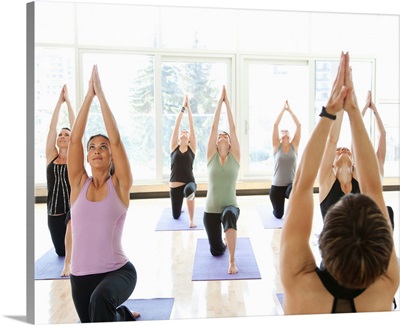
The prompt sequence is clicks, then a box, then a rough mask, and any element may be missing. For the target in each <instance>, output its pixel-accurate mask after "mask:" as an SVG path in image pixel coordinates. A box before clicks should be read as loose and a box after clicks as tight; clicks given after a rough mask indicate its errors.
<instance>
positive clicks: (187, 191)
mask: <svg viewBox="0 0 400 325" xmlns="http://www.w3.org/2000/svg"><path fill="white" fill-rule="evenodd" d="M196 189H197V185H196V183H194V182H190V183H187V184H186V185H182V186H179V187H173V188H170V189H169V196H170V198H171V206H172V217H173V218H174V219H178V218H179V217H180V216H181V212H182V204H183V199H184V198H185V197H186V198H187V197H189V196H190V195H191V194H193V193H195V192H196Z"/></svg>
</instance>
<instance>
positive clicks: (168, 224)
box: [156, 207, 204, 231]
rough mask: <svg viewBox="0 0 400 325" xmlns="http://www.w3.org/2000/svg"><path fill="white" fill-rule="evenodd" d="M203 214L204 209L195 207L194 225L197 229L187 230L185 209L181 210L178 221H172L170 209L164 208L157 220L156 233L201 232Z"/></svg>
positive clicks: (187, 222)
mask: <svg viewBox="0 0 400 325" xmlns="http://www.w3.org/2000/svg"><path fill="white" fill-rule="evenodd" d="M203 213H204V207H195V209H194V223H195V224H196V225H197V227H196V228H189V212H188V211H187V209H183V212H182V213H181V216H180V217H179V218H178V219H174V218H173V217H172V209H171V207H167V208H164V209H163V211H162V214H161V217H160V219H159V220H158V223H157V227H156V231H176V230H203V229H204V225H203Z"/></svg>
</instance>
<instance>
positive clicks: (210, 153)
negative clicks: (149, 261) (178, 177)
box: [203, 86, 240, 274]
mask: <svg viewBox="0 0 400 325" xmlns="http://www.w3.org/2000/svg"><path fill="white" fill-rule="evenodd" d="M223 103H225V107H226V112H227V117H228V124H229V133H227V132H218V126H219V120H220V115H221V109H222V104H223ZM239 166H240V146H239V141H238V137H237V133H236V127H235V123H234V120H233V114H232V110H231V106H230V103H229V100H228V97H227V95H226V89H225V86H224V87H223V88H222V94H221V98H220V99H219V101H218V105H217V109H216V110H215V113H214V121H213V124H212V127H211V132H210V136H209V140H208V146H207V169H208V190H207V196H206V206H205V211H204V217H203V222H204V227H205V229H206V232H207V237H208V241H209V244H210V252H211V254H212V255H214V256H218V255H222V254H223V253H224V252H225V250H226V248H228V251H229V265H228V273H230V274H234V273H237V272H238V268H237V266H236V260H235V250H236V241H237V227H236V222H237V219H238V218H239V213H240V210H239V207H238V205H237V199H236V181H237V177H238V172H239ZM222 226H223V231H224V233H225V239H224V241H225V242H224V241H223V239H222Z"/></svg>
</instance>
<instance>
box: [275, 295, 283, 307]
mask: <svg viewBox="0 0 400 325" xmlns="http://www.w3.org/2000/svg"><path fill="white" fill-rule="evenodd" d="M276 296H277V297H278V300H279V302H280V303H281V306H282V308H283V293H277V294H276Z"/></svg>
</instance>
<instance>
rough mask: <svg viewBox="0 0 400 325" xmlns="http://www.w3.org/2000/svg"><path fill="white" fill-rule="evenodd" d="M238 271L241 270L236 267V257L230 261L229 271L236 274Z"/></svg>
mask: <svg viewBox="0 0 400 325" xmlns="http://www.w3.org/2000/svg"><path fill="white" fill-rule="evenodd" d="M238 272H239V270H238V268H237V267H236V263H235V259H233V261H229V268H228V273H229V274H236V273H238Z"/></svg>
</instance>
